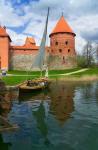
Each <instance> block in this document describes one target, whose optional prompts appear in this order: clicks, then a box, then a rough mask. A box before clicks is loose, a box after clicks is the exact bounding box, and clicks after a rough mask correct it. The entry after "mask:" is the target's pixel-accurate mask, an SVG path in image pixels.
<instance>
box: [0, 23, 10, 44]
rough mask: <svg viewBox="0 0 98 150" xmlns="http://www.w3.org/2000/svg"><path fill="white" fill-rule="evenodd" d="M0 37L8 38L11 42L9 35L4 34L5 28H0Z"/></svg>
mask: <svg viewBox="0 0 98 150" xmlns="http://www.w3.org/2000/svg"><path fill="white" fill-rule="evenodd" d="M0 36H5V37H8V38H9V40H10V42H11V38H10V36H9V35H8V34H7V32H6V27H1V26H0Z"/></svg>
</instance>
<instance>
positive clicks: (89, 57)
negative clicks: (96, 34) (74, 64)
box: [83, 41, 96, 67]
mask: <svg viewBox="0 0 98 150" xmlns="http://www.w3.org/2000/svg"><path fill="white" fill-rule="evenodd" d="M95 54H96V48H94V47H93V46H92V43H91V42H90V41H88V42H87V43H86V45H85V46H84V48H83V57H84V59H85V66H86V67H90V66H91V65H92V63H93V62H94V55H95Z"/></svg>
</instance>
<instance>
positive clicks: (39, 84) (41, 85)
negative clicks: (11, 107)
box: [19, 78, 50, 91]
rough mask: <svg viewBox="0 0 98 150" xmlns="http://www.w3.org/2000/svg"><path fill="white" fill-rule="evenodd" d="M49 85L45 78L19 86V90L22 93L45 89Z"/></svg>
mask: <svg viewBox="0 0 98 150" xmlns="http://www.w3.org/2000/svg"><path fill="white" fill-rule="evenodd" d="M49 83H50V81H48V79H45V78H39V79H34V80H28V81H26V82H24V83H22V84H21V85H20V86H19V90H22V91H28V90H29V91H32V90H41V89H45V88H47V87H48V85H49Z"/></svg>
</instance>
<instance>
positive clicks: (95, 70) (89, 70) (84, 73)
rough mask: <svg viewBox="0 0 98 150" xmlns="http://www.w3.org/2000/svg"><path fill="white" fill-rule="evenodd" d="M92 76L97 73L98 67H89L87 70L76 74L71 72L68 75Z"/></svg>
mask: <svg viewBox="0 0 98 150" xmlns="http://www.w3.org/2000/svg"><path fill="white" fill-rule="evenodd" d="M84 75H85V76H88V75H89V76H92V75H98V68H89V69H88V70H86V71H85V72H79V73H77V74H72V75H70V76H74V77H82V76H84Z"/></svg>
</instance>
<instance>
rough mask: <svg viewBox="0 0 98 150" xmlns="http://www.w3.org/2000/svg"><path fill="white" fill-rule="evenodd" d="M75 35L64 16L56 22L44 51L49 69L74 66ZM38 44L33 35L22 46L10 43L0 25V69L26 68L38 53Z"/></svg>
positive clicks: (3, 28) (8, 37)
mask: <svg viewBox="0 0 98 150" xmlns="http://www.w3.org/2000/svg"><path fill="white" fill-rule="evenodd" d="M75 36H76V34H75V33H74V32H73V31H72V29H71V28H70V26H69V25H68V23H67V22H66V20H65V19H64V16H63V15H62V16H61V18H60V20H59V21H58V22H57V24H56V26H55V28H54V29H53V31H52V33H51V34H50V35H49V37H50V46H49V47H48V46H47V47H46V53H47V56H48V58H49V60H50V63H49V66H50V68H51V69H65V68H69V67H73V66H75V64H76V62H75V57H76V52H75ZM38 50H39V46H37V45H36V42H35V39H34V38H33V37H27V38H26V40H25V44H24V45H22V46H13V45H11V38H10V36H9V35H8V34H7V32H6V27H2V26H0V69H6V70H9V69H11V70H28V69H29V68H30V66H31V64H32V63H33V61H34V58H35V56H36V54H37V53H38Z"/></svg>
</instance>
